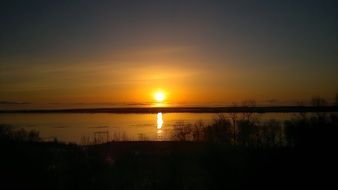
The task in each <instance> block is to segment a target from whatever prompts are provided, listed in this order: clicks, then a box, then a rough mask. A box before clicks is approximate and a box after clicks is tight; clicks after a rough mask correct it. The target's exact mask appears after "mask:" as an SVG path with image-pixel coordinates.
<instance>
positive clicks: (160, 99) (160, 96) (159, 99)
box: [154, 91, 165, 102]
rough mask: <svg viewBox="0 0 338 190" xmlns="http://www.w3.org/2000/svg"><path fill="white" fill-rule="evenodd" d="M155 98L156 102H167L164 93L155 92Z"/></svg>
mask: <svg viewBox="0 0 338 190" xmlns="http://www.w3.org/2000/svg"><path fill="white" fill-rule="evenodd" d="M154 98H155V100H156V102H163V101H164V100H165V94H164V92H162V91H158V92H155V94H154Z"/></svg>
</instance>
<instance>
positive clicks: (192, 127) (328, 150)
mask: <svg viewBox="0 0 338 190" xmlns="http://www.w3.org/2000/svg"><path fill="white" fill-rule="evenodd" d="M337 127H338V117H337V114H335V113H324V112H317V113H310V114H305V113H299V114H295V116H294V118H293V119H291V120H288V121H285V122H284V123H283V124H282V123H280V122H278V121H276V120H271V121H266V122H259V120H257V118H256V117H255V114H254V113H241V114H239V115H238V114H236V113H232V114H230V115H229V117H225V116H224V115H218V116H217V117H216V118H215V121H214V122H213V123H211V124H208V125H207V124H204V123H202V122H197V123H195V124H184V123H178V124H177V126H176V130H174V132H173V138H174V139H175V140H176V141H172V142H146V141H145V142H141V141H140V142H108V143H104V144H99V145H95V144H93V145H76V144H64V143H59V142H42V141H41V139H40V137H39V133H38V132H36V131H30V132H28V131H24V130H20V129H19V130H17V129H13V128H12V127H11V126H5V125H2V126H1V127H0V150H1V156H0V174H1V176H0V177H1V178H0V179H1V186H2V187H8V189H244V188H255V189H256V188H260V189H281V188H301V189H304V188H309V187H313V188H318V189H319V188H320V189H328V188H329V187H330V189H331V188H333V189H334V187H336V186H337V183H336V181H335V178H336V175H335V173H336V171H337V167H336V166H337V156H336V152H337V147H336V144H337V143H336V141H337Z"/></svg>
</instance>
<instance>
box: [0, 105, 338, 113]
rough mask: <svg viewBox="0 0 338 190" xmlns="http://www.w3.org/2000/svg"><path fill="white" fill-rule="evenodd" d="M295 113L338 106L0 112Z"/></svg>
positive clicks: (124, 108) (1, 111)
mask: <svg viewBox="0 0 338 190" xmlns="http://www.w3.org/2000/svg"><path fill="white" fill-rule="evenodd" d="M158 112H162V113H244V112H252V113H295V112H338V106H323V107H314V106H264V107H259V106H257V107H143V108H140V107H137V108H135V107H120V108H76V109H20V110H0V114H1V113H121V114H127V113H141V114H142V113H158Z"/></svg>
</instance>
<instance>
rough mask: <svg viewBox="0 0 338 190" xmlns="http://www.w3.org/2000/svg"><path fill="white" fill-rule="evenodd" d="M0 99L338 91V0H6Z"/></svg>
mask: <svg viewBox="0 0 338 190" xmlns="http://www.w3.org/2000/svg"><path fill="white" fill-rule="evenodd" d="M0 4H1V6H0V7H1V8H0V10H1V11H0V19H1V30H0V106H1V107H11V106H15V107H19V106H23V105H24V106H25V107H39V106H42V105H45V106H46V105H47V106H49V107H58V106H59V107H74V106H80V105H81V106H87V107H88V106H93V105H95V106H100V105H101V106H103V105H108V106H109V105H146V104H148V103H151V102H153V101H154V100H153V97H152V94H153V93H154V92H155V91H156V90H158V89H162V90H163V91H165V92H166V94H167V102H168V103H169V104H175V105H195V104H199V105H213V104H218V105H229V104H231V103H232V102H240V101H242V100H244V99H255V100H256V101H257V103H259V104H292V103H295V102H296V101H300V100H308V99H309V98H311V97H312V96H315V95H316V96H322V97H324V98H326V99H328V100H329V101H332V99H333V98H334V96H335V93H337V92H338V74H337V73H338V30H337V29H338V11H337V10H338V3H337V1H325V0H322V1H319V0H318V1H312V0H306V1H305V0H304V1H294V0H292V1H291V0H290V1H289V0H283V1H268V0H267V1H249V0H248V1H200V0H190V1H189V0H187V1H182V0H181V1H155V0H153V1H151V0H145V1H143V0H134V1H131V0H130V1H127V0H123V1H122V0H121V1H81V2H80V1H1V3H0Z"/></svg>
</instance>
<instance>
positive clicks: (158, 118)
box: [157, 112, 163, 129]
mask: <svg viewBox="0 0 338 190" xmlns="http://www.w3.org/2000/svg"><path fill="white" fill-rule="evenodd" d="M162 125H163V119H162V113H161V112H158V113H157V129H161V128H162Z"/></svg>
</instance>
